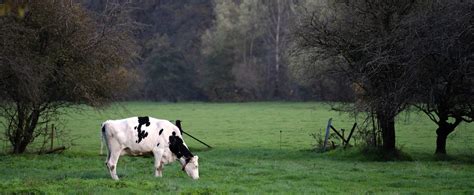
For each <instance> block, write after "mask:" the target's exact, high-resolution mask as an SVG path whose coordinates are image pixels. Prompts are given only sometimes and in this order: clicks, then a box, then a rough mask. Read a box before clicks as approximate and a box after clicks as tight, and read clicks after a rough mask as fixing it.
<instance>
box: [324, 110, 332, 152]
mask: <svg viewBox="0 0 474 195" xmlns="http://www.w3.org/2000/svg"><path fill="white" fill-rule="evenodd" d="M331 122H332V118H330V119H329V120H328V125H327V126H326V136H325V137H324V145H323V152H324V151H326V146H327V144H328V139H329V129H330V128H331Z"/></svg>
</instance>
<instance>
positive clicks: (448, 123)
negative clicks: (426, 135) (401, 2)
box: [404, 1, 474, 154]
mask: <svg viewBox="0 0 474 195" xmlns="http://www.w3.org/2000/svg"><path fill="white" fill-rule="evenodd" d="M426 7H427V9H426V10H424V11H423V12H419V13H417V14H414V15H412V16H411V17H410V19H409V20H407V21H406V22H405V23H404V28H405V29H409V30H408V31H407V34H406V35H407V36H405V37H406V39H405V43H404V45H406V46H407V50H406V51H407V53H408V54H407V56H411V58H410V64H412V65H413V66H415V72H416V74H414V78H413V80H415V81H416V85H415V86H416V87H417V93H416V94H417V96H416V98H415V99H414V102H413V104H414V105H415V106H416V107H418V108H419V109H420V110H421V111H423V112H424V113H425V114H426V115H427V116H428V117H429V118H430V119H431V120H432V121H433V122H435V123H436V124H437V125H438V128H437V129H436V134H437V140H436V151H435V153H436V154H446V138H447V137H448V135H449V134H450V133H451V132H453V131H454V130H455V128H456V127H457V126H458V125H459V124H460V123H461V122H463V121H464V122H472V121H473V120H474V64H473V62H474V58H473V55H472V51H474V46H473V44H472V43H473V41H474V27H473V26H472V18H473V14H472V8H473V7H474V4H473V3H472V2H470V1H446V2H445V1H440V2H433V3H430V4H428V6H426Z"/></svg>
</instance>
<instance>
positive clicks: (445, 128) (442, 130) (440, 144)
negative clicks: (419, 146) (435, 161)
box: [435, 118, 462, 154]
mask: <svg viewBox="0 0 474 195" xmlns="http://www.w3.org/2000/svg"><path fill="white" fill-rule="evenodd" d="M461 121H462V120H461V119H456V121H455V122H454V123H453V124H451V123H448V122H447V118H446V119H445V120H444V121H440V123H439V126H438V129H436V134H437V135H438V137H437V138H436V151H435V154H446V139H447V138H448V135H449V134H450V133H451V132H453V131H454V129H456V127H457V126H458V125H459V123H461Z"/></svg>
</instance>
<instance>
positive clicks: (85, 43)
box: [0, 0, 135, 153]
mask: <svg viewBox="0 0 474 195" xmlns="http://www.w3.org/2000/svg"><path fill="white" fill-rule="evenodd" d="M117 8H118V7H116V6H112V7H110V9H107V11H105V12H104V14H106V15H107V16H108V17H107V18H104V17H103V18H101V20H95V19H94V18H92V17H90V13H87V12H86V11H85V10H84V9H83V8H82V7H81V6H80V5H79V4H76V3H74V2H73V1H54V0H46V1H31V2H30V3H29V11H28V13H27V14H26V15H25V17H24V18H21V19H19V18H17V17H14V16H5V17H0V44H1V45H0V117H1V118H2V124H3V125H4V127H5V129H6V131H5V136H6V137H7V138H8V140H9V141H10V143H11V145H12V149H13V152H14V153H23V152H24V151H25V150H26V148H27V146H28V144H30V143H32V142H33V141H34V139H35V138H36V137H37V136H39V135H40V132H44V131H42V128H44V126H45V125H46V124H48V123H51V122H53V121H52V120H54V119H56V118H57V117H56V116H58V115H60V114H61V113H62V111H64V109H63V108H66V107H71V106H74V105H77V104H87V105H92V106H100V105H104V104H106V103H107V102H109V101H110V100H111V99H115V98H118V97H120V95H121V94H123V92H124V91H125V90H126V88H127V86H128V84H129V81H130V80H131V78H133V75H132V74H131V73H130V72H128V71H127V69H126V68H125V67H123V65H124V64H125V63H128V62H129V59H130V58H131V57H132V55H133V53H134V48H135V47H134V43H133V40H132V39H131V36H130V34H129V31H127V27H126V25H124V24H125V23H124V22H125V21H124V20H122V19H121V18H119V17H117V16H119V15H120V9H117ZM99 21H102V22H104V23H99Z"/></svg>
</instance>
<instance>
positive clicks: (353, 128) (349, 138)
mask: <svg viewBox="0 0 474 195" xmlns="http://www.w3.org/2000/svg"><path fill="white" fill-rule="evenodd" d="M356 126H357V123H354V126H352V129H351V132H350V133H349V137H348V138H347V141H346V144H345V145H344V148H346V147H347V145H349V141H350V140H351V137H352V133H353V132H354V130H355V128H356Z"/></svg>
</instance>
